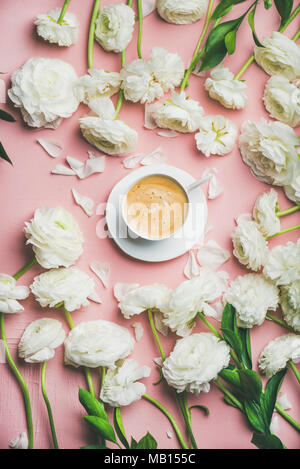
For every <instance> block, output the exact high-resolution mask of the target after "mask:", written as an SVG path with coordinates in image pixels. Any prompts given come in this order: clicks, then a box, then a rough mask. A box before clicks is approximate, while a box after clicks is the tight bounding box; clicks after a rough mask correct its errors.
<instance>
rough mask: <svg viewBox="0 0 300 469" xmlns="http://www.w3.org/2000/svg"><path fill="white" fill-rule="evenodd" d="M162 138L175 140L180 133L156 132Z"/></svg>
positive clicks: (171, 131)
mask: <svg viewBox="0 0 300 469" xmlns="http://www.w3.org/2000/svg"><path fill="white" fill-rule="evenodd" d="M156 133H157V135H159V136H160V137H166V138H174V137H178V135H179V133H178V132H176V130H159V131H158V132H156Z"/></svg>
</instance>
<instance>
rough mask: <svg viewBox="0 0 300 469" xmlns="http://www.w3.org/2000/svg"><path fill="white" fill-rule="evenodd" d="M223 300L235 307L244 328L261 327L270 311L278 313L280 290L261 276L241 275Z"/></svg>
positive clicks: (239, 321)
mask: <svg viewBox="0 0 300 469" xmlns="http://www.w3.org/2000/svg"><path fill="white" fill-rule="evenodd" d="M223 299H224V300H225V301H226V302H227V303H229V304H231V305H232V306H234V308H235V309H236V314H237V324H238V326H239V327H242V328H251V327H253V326H260V325H261V324H262V323H263V322H264V320H265V317H266V314H267V312H268V311H276V309H277V306H278V302H279V290H278V288H277V287H276V285H274V284H273V283H272V282H271V281H270V280H268V279H266V278H265V277H264V276H263V275H261V274H246V275H240V276H238V277H237V278H236V279H234V280H233V281H232V282H231V283H230V287H229V288H228V290H227V291H226V292H225V295H224V297H223Z"/></svg>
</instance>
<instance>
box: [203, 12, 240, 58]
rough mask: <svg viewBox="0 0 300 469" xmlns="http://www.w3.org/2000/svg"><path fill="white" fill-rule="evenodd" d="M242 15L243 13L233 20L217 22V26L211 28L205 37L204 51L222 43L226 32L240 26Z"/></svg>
mask: <svg viewBox="0 0 300 469" xmlns="http://www.w3.org/2000/svg"><path fill="white" fill-rule="evenodd" d="M243 17H244V15H243V16H241V17H240V18H236V19H234V20H230V21H225V22H224V23H221V24H218V26H216V27H215V28H213V29H212V30H211V32H210V33H209V35H208V37H207V41H206V44H205V52H208V51H209V50H210V49H212V48H214V47H216V45H218V44H223V45H224V40H225V36H226V34H228V33H229V32H230V31H233V30H234V29H237V28H238V27H239V26H240V24H241V22H242V20H243Z"/></svg>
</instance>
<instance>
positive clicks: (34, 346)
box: [18, 318, 66, 363]
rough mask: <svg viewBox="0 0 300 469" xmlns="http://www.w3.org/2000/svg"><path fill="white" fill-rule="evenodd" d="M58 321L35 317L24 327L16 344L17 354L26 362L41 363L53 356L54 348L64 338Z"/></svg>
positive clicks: (63, 332)
mask: <svg viewBox="0 0 300 469" xmlns="http://www.w3.org/2000/svg"><path fill="white" fill-rule="evenodd" d="M65 335H66V334H65V331H64V330H63V328H62V324H61V322H60V321H57V320H56V319H51V318H42V319H37V320H36V321H33V322H31V323H30V324H29V326H27V327H26V329H25V331H24V333H23V335H22V337H21V340H20V342H19V345H18V355H19V357H20V358H23V359H24V360H25V362H27V363H43V362H44V361H48V360H50V358H53V357H54V354H55V349H56V348H57V347H59V346H60V345H61V344H62V343H63V342H64V340H65Z"/></svg>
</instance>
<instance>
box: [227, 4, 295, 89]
mask: <svg viewBox="0 0 300 469" xmlns="http://www.w3.org/2000/svg"><path fill="white" fill-rule="evenodd" d="M299 12H300V5H299V6H298V7H297V8H295V10H294V11H293V13H292V14H291V16H290V17H289V19H288V20H287V21H286V22H285V23H284V25H283V26H282V27H281V28H280V29H279V30H278V31H279V32H280V33H283V32H284V31H285V30H286V28H287V27H288V25H289V24H290V23H291V22H292V21H293V19H294V18H295V17H296V16H297V15H298V13H299ZM299 35H300V30H299V31H298V32H297V33H296V35H295V36H294V37H293V39H292V40H293V41H296V40H297V39H298V37H299ZM254 58H255V57H254V54H252V55H251V56H250V57H249V59H248V60H247V61H246V62H245V63H244V65H243V66H242V68H241V70H240V71H239V72H238V73H237V74H236V75H235V77H234V80H239V79H240V77H241V76H242V75H243V73H244V72H245V70H247V68H248V67H249V65H250V64H252V62H253V61H254Z"/></svg>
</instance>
